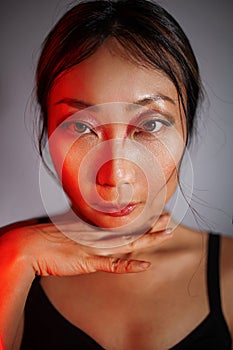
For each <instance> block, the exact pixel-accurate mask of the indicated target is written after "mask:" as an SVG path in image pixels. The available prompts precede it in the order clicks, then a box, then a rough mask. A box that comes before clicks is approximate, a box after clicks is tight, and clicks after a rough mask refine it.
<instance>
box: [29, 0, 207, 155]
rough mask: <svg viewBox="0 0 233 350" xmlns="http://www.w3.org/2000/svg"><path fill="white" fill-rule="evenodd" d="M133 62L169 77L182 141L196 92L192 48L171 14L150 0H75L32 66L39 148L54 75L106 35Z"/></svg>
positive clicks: (193, 111)
mask: <svg viewBox="0 0 233 350" xmlns="http://www.w3.org/2000/svg"><path fill="white" fill-rule="evenodd" d="M108 38H112V39H114V41H115V43H116V44H117V45H116V48H115V50H118V51H119V54H120V55H124V56H125V57H127V58H128V59H129V60H131V61H133V62H134V63H136V64H139V65H141V66H144V67H147V68H149V67H150V68H156V69H159V70H161V71H163V72H164V73H165V74H166V75H167V76H168V77H169V78H170V79H171V81H172V82H173V83H174V85H175V87H176V89H177V93H178V96H179V99H180V101H181V105H182V107H183V109H184V113H185V117H186V128H187V141H186V143H188V141H189V139H190V137H191V135H192V132H193V125H194V119H195V114H196V109H197V105H198V101H199V98H200V95H201V82H200V76H199V69H198V64H197V61H196V58H195V56H194V53H193V50H192V48H191V45H190V43H189V40H188V39H187V37H186V35H185V34H184V32H183V30H182V29H181V27H180V25H179V24H178V23H177V22H176V20H175V19H174V18H173V17H172V16H171V15H170V14H169V13H168V12H167V11H166V10H165V9H163V8H162V7H161V6H159V5H158V4H156V3H155V2H154V1H149V0H96V1H95V0H89V1H78V2H77V4H76V5H75V6H74V7H72V8H71V9H70V10H69V11H68V12H66V13H65V15H64V16H63V17H62V18H61V19H60V20H59V21H58V23H57V24H56V25H55V27H54V28H53V29H52V30H51V32H50V33H49V35H48V36H47V38H46V40H45V42H44V44H43V49H42V52H41V56H40V58H39V62H38V67H37V73H36V78H37V90H36V93H37V100H38V103H39V105H40V119H39V123H40V137H39V149H40V153H41V154H42V148H43V146H44V142H45V136H46V133H47V99H48V94H49V91H50V89H51V87H52V84H53V82H54V80H55V79H56V78H57V76H58V75H59V74H60V73H62V72H64V71H65V70H67V69H69V68H71V67H73V66H74V65H76V64H78V63H80V62H82V61H83V60H85V59H86V58H88V57H90V56H91V55H92V54H94V53H95V52H96V51H97V49H98V48H99V47H100V46H101V45H102V44H103V43H104V42H105V41H106V40H107V39H108Z"/></svg>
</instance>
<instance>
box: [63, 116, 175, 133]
mask: <svg viewBox="0 0 233 350" xmlns="http://www.w3.org/2000/svg"><path fill="white" fill-rule="evenodd" d="M149 123H152V124H154V128H153V130H143V126H145V125H146V124H149ZM158 123H159V124H161V126H160V128H159V130H157V131H155V130H154V129H155V128H156V124H158ZM78 125H79V126H81V127H83V131H81V132H80V131H78V130H75V126H78ZM171 125H172V123H171V122H168V121H165V120H161V119H149V120H146V121H144V122H143V123H141V124H140V125H139V126H138V127H137V128H136V130H135V132H136V133H143V132H145V133H147V134H156V133H158V132H160V130H161V129H162V127H163V126H165V127H170V126H171ZM61 126H62V128H64V129H69V130H70V128H71V127H72V130H70V131H71V132H72V133H77V134H80V135H85V134H89V133H91V132H92V133H95V132H94V130H93V128H92V127H90V126H88V125H87V124H86V123H82V122H79V121H68V122H65V123H62V125H61Z"/></svg>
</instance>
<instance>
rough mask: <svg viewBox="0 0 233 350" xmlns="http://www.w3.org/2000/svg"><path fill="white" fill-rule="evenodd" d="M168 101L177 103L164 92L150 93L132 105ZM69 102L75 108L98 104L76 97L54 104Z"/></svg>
mask: <svg viewBox="0 0 233 350" xmlns="http://www.w3.org/2000/svg"><path fill="white" fill-rule="evenodd" d="M160 100H162V101H167V102H170V103H171V104H173V105H175V104H176V103H175V101H174V100H173V99H172V98H170V97H169V96H166V95H163V94H156V95H149V96H145V97H143V98H142V99H139V100H136V101H134V102H132V103H131V104H132V105H139V106H146V105H148V104H151V103H153V102H158V101H160ZM63 103H64V104H67V105H69V106H70V107H74V108H82V109H84V108H88V107H94V106H96V105H94V104H92V103H88V102H85V101H82V100H78V99H76V98H69V97H68V98H63V99H61V100H59V101H57V102H55V103H54V105H59V104H63Z"/></svg>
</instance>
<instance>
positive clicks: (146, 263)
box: [138, 261, 151, 270]
mask: <svg viewBox="0 0 233 350" xmlns="http://www.w3.org/2000/svg"><path fill="white" fill-rule="evenodd" d="M150 265H151V263H150V262H149V261H142V262H139V263H138V268H139V269H140V270H147V269H148V268H149V267H150Z"/></svg>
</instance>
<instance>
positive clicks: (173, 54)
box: [0, 0, 233, 350]
mask: <svg viewBox="0 0 233 350" xmlns="http://www.w3.org/2000/svg"><path fill="white" fill-rule="evenodd" d="M200 96H201V83H200V77H199V71H198V66H197V62H196V59H195V57H194V55H193V52H192V49H191V47H190V44H189V42H188V39H187V38H186V36H185V35H184V33H183V31H182V29H181V28H180V27H179V25H178V24H177V22H176V21H175V20H174V19H173V18H172V17H171V16H170V15H169V14H168V13H167V12H166V11H165V10H164V9H162V8H161V7H160V6H158V5H156V4H155V3H154V2H150V1H144V0H138V1H135V0H134V1H132V0H126V1H85V2H78V3H77V5H76V6H74V7H73V8H72V9H71V10H70V11H68V12H67V13H66V14H65V15H64V16H63V17H62V19H61V20H60V21H59V22H58V24H57V25H56V26H55V27H54V28H53V29H52V31H51V32H50V34H49V35H48V37H47V39H46V41H45V43H44V46H43V50H42V53H41V56H40V59H39V63H38V68H37V99H38V103H39V105H40V109H41V129H40V139H39V144H40V151H41V155H42V156H43V157H45V154H46V151H47V148H48V149H49V152H50V156H51V160H52V163H53V166H54V168H55V171H56V176H57V177H58V179H59V181H60V182H61V183H62V186H63V188H64V190H65V192H66V193H67V195H68V197H69V199H70V201H71V210H70V212H69V213H68V214H65V215H64V216H60V217H57V218H51V219H50V220H34V221H28V222H24V223H20V224H15V225H11V226H8V227H6V228H4V229H2V236H1V245H0V254H1V281H0V291H1V292H0V310H1V313H0V315H1V316H0V330H1V333H0V334H1V340H2V344H3V345H2V348H4V349H77V348H79V349H101V348H102V349H103V348H104V349H143V350H144V349H231V347H232V340H231V337H232V334H233V333H232V332H233V310H232V307H231V295H232V291H233V277H232V267H231V266H232V263H233V259H232V254H231V251H232V246H233V245H232V241H231V239H229V238H221V239H220V237H219V236H218V235H216V234H215V235H214V234H210V233H207V232H197V231H194V230H192V229H190V228H187V227H184V226H182V225H180V224H179V223H176V222H174V221H173V220H172V218H171V216H170V214H168V213H166V212H165V204H166V203H167V202H168V200H169V199H170V198H171V196H172V194H173V193H174V191H175V189H176V187H177V185H178V183H179V168H180V165H181V161H182V157H183V154H184V151H185V149H186V147H187V145H188V143H189V142H190V138H191V136H192V131H193V125H194V121H195V112H196V109H197V105H198V101H199V99H200ZM44 161H45V162H46V164H47V166H50V165H49V164H48V161H47V160H46V159H44ZM107 272H110V273H107ZM35 276H37V277H36V278H35ZM220 292H221V294H220Z"/></svg>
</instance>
